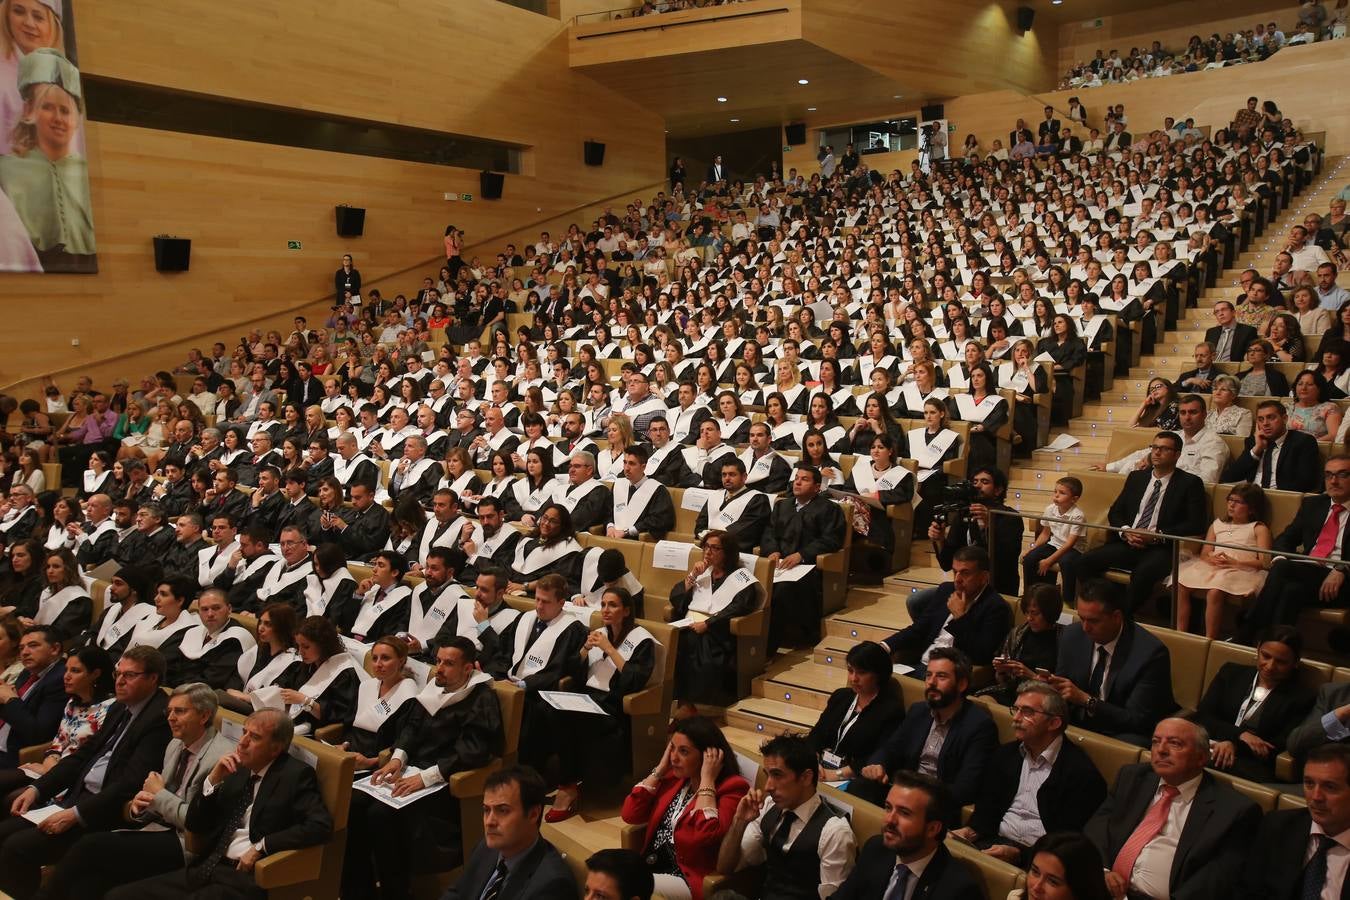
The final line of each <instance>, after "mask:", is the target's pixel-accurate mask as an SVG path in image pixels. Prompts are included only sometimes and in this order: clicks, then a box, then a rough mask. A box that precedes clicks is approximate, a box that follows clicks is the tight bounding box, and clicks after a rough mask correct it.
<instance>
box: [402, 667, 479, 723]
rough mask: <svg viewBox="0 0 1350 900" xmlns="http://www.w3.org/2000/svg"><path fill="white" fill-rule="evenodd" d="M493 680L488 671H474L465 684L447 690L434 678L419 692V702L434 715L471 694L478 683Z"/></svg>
mask: <svg viewBox="0 0 1350 900" xmlns="http://www.w3.org/2000/svg"><path fill="white" fill-rule="evenodd" d="M491 680H492V676H491V675H489V674H488V673H486V672H474V673H473V675H471V676H469V680H468V681H466V682H465V683H464V686H463V687H461V688H460V689H459V690H455V691H447V690H446V689H445V688H443V687H441V686H440V685H439V684H437V683H436V682H435V681H434V680H433V681H428V682H427V686H426V687H424V688H422V690H421V691H419V692H418V694H417V702H418V703H420V704H422V708H423V709H425V710H426V711H427V712H429V713H431V714H432V715H433V716H434V715H436V714H437V713H438V712H440V711H441V710H443V709H445V708H446V707H447V706H454V705H455V704H456V703H459V701H461V700H463V699H464V698H465V697H467V696H469V693H470V692H471V691H472V690H473V689H474V688H476V687H478V685H480V684H486V683H487V682H490V681H491Z"/></svg>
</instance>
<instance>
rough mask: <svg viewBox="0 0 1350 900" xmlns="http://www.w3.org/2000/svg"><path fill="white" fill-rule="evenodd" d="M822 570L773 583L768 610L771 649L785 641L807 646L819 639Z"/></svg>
mask: <svg viewBox="0 0 1350 900" xmlns="http://www.w3.org/2000/svg"><path fill="white" fill-rule="evenodd" d="M822 592H823V587H822V585H821V577H820V570H819V569H816V570H815V571H814V572H811V573H810V574H809V575H806V576H805V577H803V578H802V579H801V580H800V581H783V582H779V583H778V584H775V585H774V586H773V599H772V601H771V605H772V608H771V609H770V611H769V652H770V653H773V652H774V651H775V650H777V649H778V648H779V647H781V646H783V645H784V644H786V645H787V646H791V647H806V646H809V645H812V644H815V643H817V642H818V641H819V640H820V617H821V610H822V609H823V605H822V597H821V594H822Z"/></svg>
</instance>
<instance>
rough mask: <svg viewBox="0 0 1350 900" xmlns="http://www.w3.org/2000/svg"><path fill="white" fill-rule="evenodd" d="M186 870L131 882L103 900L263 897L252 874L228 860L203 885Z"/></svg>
mask: <svg viewBox="0 0 1350 900" xmlns="http://www.w3.org/2000/svg"><path fill="white" fill-rule="evenodd" d="M190 871H191V870H189V869H176V870H174V871H172V872H165V873H164V874H163V875H156V876H154V877H153V878H143V879H141V880H140V881H133V882H132V883H131V884H125V885H122V886H121V887H117V888H113V889H112V890H111V891H108V893H106V894H104V895H103V900H267V891H264V890H263V889H262V888H260V887H258V883H257V882H256V881H255V880H254V878H253V873H252V872H240V871H239V870H238V869H236V868H235V867H234V864H233V863H232V862H230V861H229V860H228V859H222V860H221V861H220V865H219V866H217V867H216V870H215V871H214V872H212V873H211V881H210V882H209V883H207V884H206V885H199V881H198V879H196V878H193V879H191V880H189V878H188V874H189V872H190ZM192 874H194V875H195V874H196V873H195V872H193V873H192Z"/></svg>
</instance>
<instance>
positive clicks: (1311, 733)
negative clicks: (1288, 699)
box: [1287, 681, 1350, 756]
mask: <svg viewBox="0 0 1350 900" xmlns="http://www.w3.org/2000/svg"><path fill="white" fill-rule="evenodd" d="M1346 741H1350V681H1333V682H1330V683H1329V684H1324V685H1322V687H1321V688H1320V689H1318V691H1317V702H1316V703H1314V704H1313V708H1312V712H1310V713H1308V717H1307V718H1306V719H1304V720H1303V724H1301V725H1299V726H1298V727H1297V728H1295V729H1294V730H1293V731H1291V732H1289V743H1288V745H1287V746H1288V748H1289V752H1290V753H1292V754H1294V755H1295V756H1303V755H1305V754H1306V753H1307V752H1308V751H1309V750H1311V749H1312V748H1314V747H1316V746H1318V745H1320V744H1333V743H1344V742H1346Z"/></svg>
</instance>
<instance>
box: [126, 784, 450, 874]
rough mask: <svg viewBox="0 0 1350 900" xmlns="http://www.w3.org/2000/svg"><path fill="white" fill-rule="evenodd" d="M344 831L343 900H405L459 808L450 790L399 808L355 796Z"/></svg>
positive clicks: (446, 834) (447, 832)
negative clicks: (346, 899) (429, 852)
mask: <svg viewBox="0 0 1350 900" xmlns="http://www.w3.org/2000/svg"><path fill="white" fill-rule="evenodd" d="M347 827H348V832H347V852H346V859H345V861H344V863H343V867H342V896H343V897H365V898H380V900H407V898H409V897H411V896H412V879H413V875H415V874H417V873H418V872H420V871H422V869H420V868H418V867H417V866H416V865H415V861H416V860H418V859H421V858H426V857H425V854H423V853H422V851H423V850H424V849H425V846H426V844H427V843H428V841H431V840H433V839H434V840H435V841H436V842H437V843H442V842H444V841H446V840H447V839H449V838H454V836H455V835H458V834H459V806H458V804H457V803H456V802H455V798H454V797H452V796H451V795H450V791H449V790H448V789H443V790H439V791H437V792H436V793H434V794H431V795H430V796H427V797H424V798H422V799H421V800H418V801H417V802H416V803H413V804H411V805H409V806H405V807H403V808H402V809H394V808H393V807H390V806H386V805H385V804H383V803H381V802H380V801H378V800H376V799H375V798H374V797H372V796H370V795H369V794H365V793H362V792H360V791H354V792H353V793H352V806H351V812H350V813H349V814H348V816H347ZM454 840H456V841H457V840H458V839H457V838H454ZM456 846H457V845H456ZM454 865H458V862H455V863H454ZM449 868H453V865H452V866H450V867H449ZM376 880H378V881H379V888H378V889H377V888H376V886H375V882H376ZM128 900H134V898H128Z"/></svg>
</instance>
